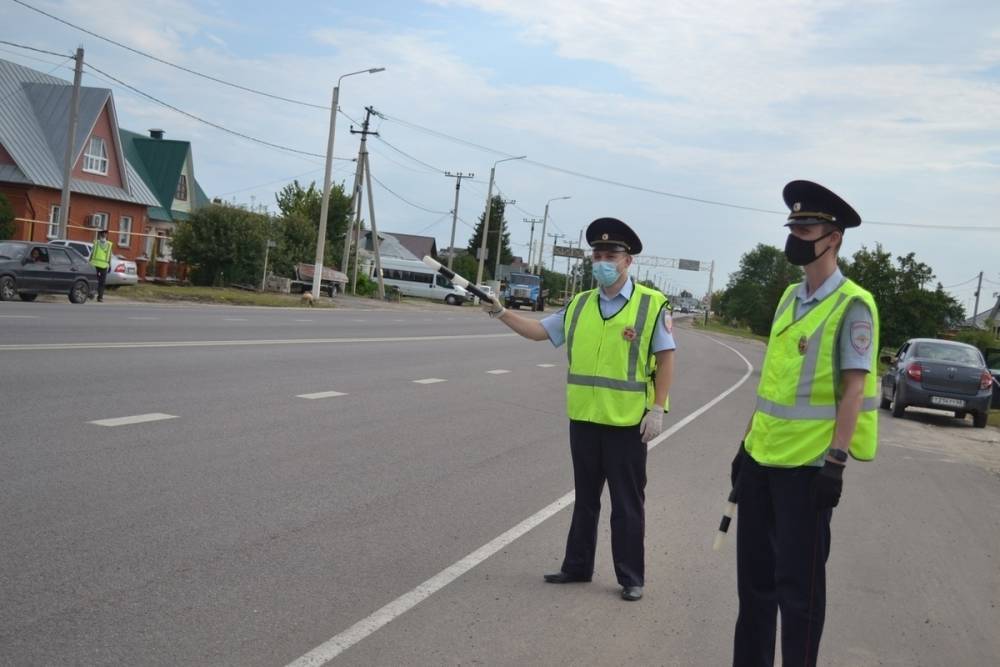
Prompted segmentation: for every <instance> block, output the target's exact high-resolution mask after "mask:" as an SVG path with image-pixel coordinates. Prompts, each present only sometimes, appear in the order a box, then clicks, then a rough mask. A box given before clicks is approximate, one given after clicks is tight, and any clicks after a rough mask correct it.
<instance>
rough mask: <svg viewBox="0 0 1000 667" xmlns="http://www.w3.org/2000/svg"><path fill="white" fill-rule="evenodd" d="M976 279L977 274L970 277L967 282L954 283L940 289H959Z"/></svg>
mask: <svg viewBox="0 0 1000 667" xmlns="http://www.w3.org/2000/svg"><path fill="white" fill-rule="evenodd" d="M978 278H979V274H978V273H977V274H976V275H974V276H972V277H971V278H969V279H968V280H963V281H962V282H960V283H955V284H954V285H945V286H943V287H942V289H952V288H955V287H961V286H962V285H966V284H968V283H971V282H972V281H973V280H977V279H978Z"/></svg>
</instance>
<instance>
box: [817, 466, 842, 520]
mask: <svg viewBox="0 0 1000 667" xmlns="http://www.w3.org/2000/svg"><path fill="white" fill-rule="evenodd" d="M843 487H844V466H842V465H840V464H839V463H834V462H833V461H827V462H826V463H824V464H823V468H822V469H821V470H820V471H819V474H817V475H816V478H815V479H814V480H813V488H812V492H813V494H812V495H813V505H814V506H815V507H816V509H818V510H825V509H831V508H833V507H836V506H837V503H839V502H840V491H841V489H843Z"/></svg>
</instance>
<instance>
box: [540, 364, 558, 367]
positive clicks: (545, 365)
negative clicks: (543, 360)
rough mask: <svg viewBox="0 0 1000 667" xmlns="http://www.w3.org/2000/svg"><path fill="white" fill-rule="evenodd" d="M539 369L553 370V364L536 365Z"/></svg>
mask: <svg viewBox="0 0 1000 667" xmlns="http://www.w3.org/2000/svg"><path fill="white" fill-rule="evenodd" d="M536 365H537V366H538V367H539V368H555V364H536Z"/></svg>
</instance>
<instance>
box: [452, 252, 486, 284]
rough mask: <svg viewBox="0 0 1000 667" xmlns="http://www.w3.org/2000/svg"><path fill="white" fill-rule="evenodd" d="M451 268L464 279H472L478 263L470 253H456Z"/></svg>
mask: <svg viewBox="0 0 1000 667" xmlns="http://www.w3.org/2000/svg"><path fill="white" fill-rule="evenodd" d="M451 268H452V270H453V271H454V272H455V273H457V274H458V275H460V276H462V277H463V278H465V279H466V280H468V281H474V280H475V279H476V271H477V270H478V269H479V264H478V263H477V262H476V260H475V259H473V258H472V257H471V256H470V255H456V256H455V259H454V261H453V262H452V267H451Z"/></svg>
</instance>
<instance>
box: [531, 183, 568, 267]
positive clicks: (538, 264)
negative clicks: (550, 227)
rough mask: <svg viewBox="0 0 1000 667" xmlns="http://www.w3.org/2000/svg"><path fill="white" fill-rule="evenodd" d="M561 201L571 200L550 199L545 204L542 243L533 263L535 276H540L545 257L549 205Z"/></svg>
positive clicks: (566, 197)
mask: <svg viewBox="0 0 1000 667" xmlns="http://www.w3.org/2000/svg"><path fill="white" fill-rule="evenodd" d="M561 199H572V197H571V196H569V195H566V196H565V197H553V198H552V199H550V200H548V201H547V202H545V215H544V216H542V241H541V243H540V244H539V245H538V259H537V260H536V262H535V269H536V270H535V271H534V273H536V274H541V267H542V266H543V264H542V262H544V261H545V260H544V259H542V258H543V257H544V256H545V255H544V252H545V224H546V223H547V222H548V221H549V204H551V203H552V202H554V201H559V200H561Z"/></svg>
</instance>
